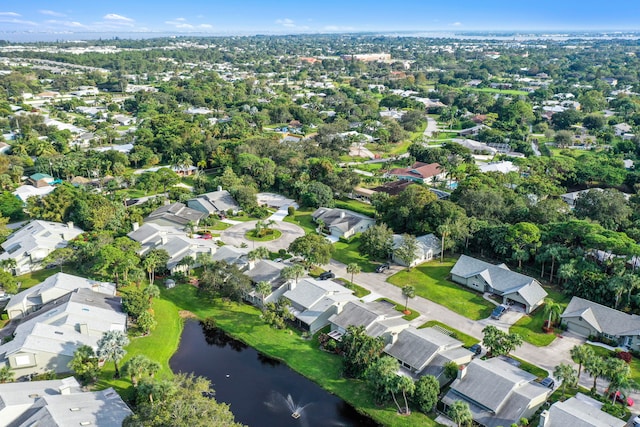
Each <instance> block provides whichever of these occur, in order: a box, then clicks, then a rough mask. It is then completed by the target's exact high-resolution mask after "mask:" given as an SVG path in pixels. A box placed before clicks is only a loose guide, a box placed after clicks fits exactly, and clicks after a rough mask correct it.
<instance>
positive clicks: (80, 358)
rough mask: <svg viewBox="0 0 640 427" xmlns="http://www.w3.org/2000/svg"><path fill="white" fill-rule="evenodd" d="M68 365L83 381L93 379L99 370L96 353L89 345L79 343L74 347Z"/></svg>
mask: <svg viewBox="0 0 640 427" xmlns="http://www.w3.org/2000/svg"><path fill="white" fill-rule="evenodd" d="M68 367H69V368H70V369H71V370H72V371H73V372H75V374H76V375H78V376H79V377H80V378H81V379H83V380H84V381H85V382H93V381H95V379H96V377H97V375H98V371H99V370H100V367H99V366H98V358H97V357H96V353H95V352H94V351H93V348H92V347H91V346H89V345H81V346H80V347H78V348H77V349H76V351H75V352H74V353H73V358H72V359H71V361H70V362H69V365H68Z"/></svg>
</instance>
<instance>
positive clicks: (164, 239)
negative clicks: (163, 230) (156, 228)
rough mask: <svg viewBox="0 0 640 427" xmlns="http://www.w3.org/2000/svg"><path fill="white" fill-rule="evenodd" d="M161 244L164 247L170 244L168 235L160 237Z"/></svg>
mask: <svg viewBox="0 0 640 427" xmlns="http://www.w3.org/2000/svg"><path fill="white" fill-rule="evenodd" d="M160 242H161V243H162V244H163V245H166V244H167V243H169V238H168V237H167V235H166V234H163V235H162V236H161V237H160Z"/></svg>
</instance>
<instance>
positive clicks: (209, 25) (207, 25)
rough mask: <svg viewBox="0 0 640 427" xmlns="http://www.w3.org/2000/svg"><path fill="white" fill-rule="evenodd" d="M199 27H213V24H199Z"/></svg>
mask: <svg viewBox="0 0 640 427" xmlns="http://www.w3.org/2000/svg"><path fill="white" fill-rule="evenodd" d="M198 28H213V25H211V24H200V25H198Z"/></svg>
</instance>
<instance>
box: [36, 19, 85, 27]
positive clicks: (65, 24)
mask: <svg viewBox="0 0 640 427" xmlns="http://www.w3.org/2000/svg"><path fill="white" fill-rule="evenodd" d="M46 23H47V24H53V25H61V26H63V27H69V28H88V27H87V26H86V25H84V24H82V23H80V22H78V21H58V20H56V19H49V20H47V21H46Z"/></svg>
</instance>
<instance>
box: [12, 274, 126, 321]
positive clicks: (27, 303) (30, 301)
mask: <svg viewBox="0 0 640 427" xmlns="http://www.w3.org/2000/svg"><path fill="white" fill-rule="evenodd" d="M80 288H84V289H90V290H92V291H94V292H98V293H101V294H105V295H110V296H115V295H116V286H115V285H114V284H113V283H108V282H98V281H95V280H90V279H85V278H84V277H79V276H74V275H72V274H67V273H62V272H60V273H56V274H54V275H53V276H49V277H47V278H46V279H45V280H44V281H43V282H41V283H39V284H37V285H35V286H33V287H31V288H29V289H25V290H24V291H22V292H20V293H18V294H16V295H14V296H12V297H11V299H10V300H9V302H8V303H7V306H6V307H5V310H6V311H7V314H8V315H9V319H16V318H19V317H23V316H25V315H27V314H29V313H31V312H33V311H36V310H38V309H39V308H40V307H42V306H43V305H45V304H47V303H48V302H50V301H53V300H55V299H58V298H60V297H62V296H64V295H67V294H68V293H71V292H73V291H75V290H76V289H80Z"/></svg>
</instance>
